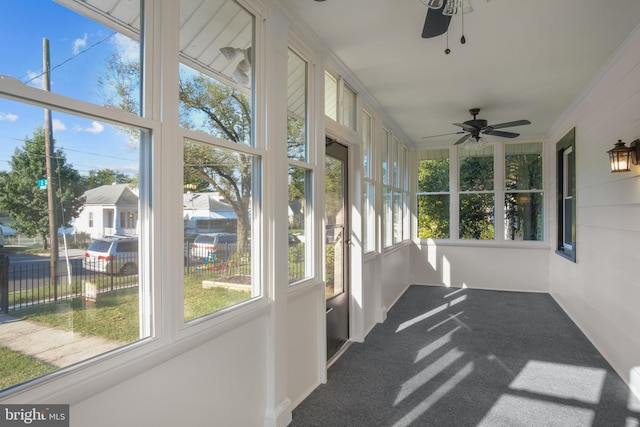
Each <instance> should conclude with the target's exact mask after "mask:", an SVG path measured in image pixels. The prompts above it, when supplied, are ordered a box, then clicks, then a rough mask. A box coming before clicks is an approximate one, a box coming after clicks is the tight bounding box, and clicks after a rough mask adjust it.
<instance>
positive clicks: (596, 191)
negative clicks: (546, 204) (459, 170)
mask: <svg viewBox="0 0 640 427" xmlns="http://www.w3.org/2000/svg"><path fill="white" fill-rule="evenodd" d="M639 28H640V27H639ZM639 28H636V30H635V31H634V33H632V34H631V36H630V37H629V39H628V40H627V42H626V43H625V44H623V46H622V47H621V48H620V49H619V51H618V52H617V53H616V54H615V55H614V57H613V58H612V60H611V61H610V62H609V63H608V64H607V66H605V68H604V69H603V70H602V71H601V73H600V74H599V75H598V76H597V77H596V78H595V79H594V80H593V81H592V83H591V84H590V85H589V86H588V88H587V89H585V90H584V91H583V93H582V94H581V96H580V97H579V98H578V100H576V102H575V103H574V105H573V106H572V107H571V108H570V109H569V110H568V111H567V112H566V113H565V114H564V116H563V117H562V118H561V119H560V120H559V121H558V122H557V123H556V125H555V126H554V128H553V129H552V132H551V135H550V137H551V138H550V141H551V142H552V144H551V147H550V149H551V150H553V145H554V144H555V142H556V141H558V140H559V139H560V138H562V136H563V135H564V134H565V133H566V132H567V131H569V130H570V129H571V128H572V127H574V126H575V128H576V156H577V158H576V169H577V220H576V222H577V235H576V240H577V242H576V246H577V252H576V253H577V262H576V263H573V262H570V261H568V260H566V259H564V258H562V257H560V256H558V255H556V254H555V253H554V252H553V251H552V252H551V253H550V255H549V269H550V281H551V294H552V295H553V297H554V298H555V299H556V300H557V301H558V303H559V304H560V305H561V306H562V307H563V309H564V310H565V311H566V312H567V313H568V314H569V316H570V317H571V318H572V319H573V320H574V321H575V322H576V323H577V324H578V326H579V327H580V328H581V329H582V331H583V332H584V333H585V334H586V335H587V336H588V337H589V339H590V340H591V341H592V342H593V343H594V344H595V346H596V347H597V348H598V349H599V350H600V352H601V353H603V355H604V356H605V358H606V359H607V360H608V361H609V363H611V364H612V365H613V367H614V368H615V369H616V370H617V371H618V373H619V374H620V376H621V377H622V378H623V379H625V380H626V381H628V382H630V372H631V370H632V369H633V368H634V367H636V369H637V368H638V367H640V333H639V332H638V327H639V326H640V306H639V303H638V302H639V301H640V270H639V269H638V265H640V166H633V167H632V171H631V172H626V173H618V174H612V173H610V172H609V163H608V157H607V154H606V151H607V150H609V149H611V148H612V147H613V144H614V143H615V142H617V140H618V139H622V140H623V141H625V142H627V143H629V142H631V141H632V140H634V139H638V138H640V29H639ZM549 154H550V155H554V153H553V152H550V153H549ZM553 173H554V174H555V172H553ZM554 178H555V177H554ZM553 217H555V215H554V216H553ZM555 229H556V224H555V221H554V222H553V223H552V224H551V230H555ZM554 247H555V244H554ZM639 385H640V384H639Z"/></svg>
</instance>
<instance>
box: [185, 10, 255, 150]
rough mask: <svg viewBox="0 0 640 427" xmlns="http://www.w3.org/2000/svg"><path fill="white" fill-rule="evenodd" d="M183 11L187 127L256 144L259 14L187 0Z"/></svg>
mask: <svg viewBox="0 0 640 427" xmlns="http://www.w3.org/2000/svg"><path fill="white" fill-rule="evenodd" d="M180 15H181V20H182V21H183V24H182V26H181V28H180V54H181V61H182V63H181V64H180V85H179V91H180V121H181V125H182V127H184V128H188V129H194V130H199V131H203V132H207V133H209V134H210V135H213V136H215V137H218V138H222V139H226V140H228V141H231V142H239V143H243V144H247V145H253V141H252V136H251V133H252V126H253V112H252V92H251V89H252V68H251V67H252V64H253V63H254V61H253V53H254V52H253V49H252V43H253V31H254V30H253V27H254V19H253V16H252V15H251V14H249V13H248V12H247V11H246V10H245V9H243V8H242V7H241V6H239V5H238V4H237V3H235V2H232V1H223V0H212V1H205V2H203V1H200V0H182V1H181V2H180Z"/></svg>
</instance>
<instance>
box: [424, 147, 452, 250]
mask: <svg viewBox="0 0 640 427" xmlns="http://www.w3.org/2000/svg"><path fill="white" fill-rule="evenodd" d="M421 157H422V158H421V160H420V161H419V163H418V237H419V238H421V239H448V238H449V237H450V226H449V224H450V223H449V210H450V200H451V197H450V195H451V192H450V191H449V172H450V161H449V150H448V149H442V150H429V151H424V152H422V153H421Z"/></svg>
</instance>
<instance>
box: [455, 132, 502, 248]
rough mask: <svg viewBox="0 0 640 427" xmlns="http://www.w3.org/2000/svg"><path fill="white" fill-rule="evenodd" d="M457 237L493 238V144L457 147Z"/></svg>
mask: <svg viewBox="0 0 640 427" xmlns="http://www.w3.org/2000/svg"><path fill="white" fill-rule="evenodd" d="M458 156H459V157H458V158H459V162H460V166H459V180H460V181H459V182H460V184H459V206H460V208H459V215H460V217H459V230H460V231H459V238H460V239H474V240H493V239H494V238H495V221H494V220H495V194H494V191H493V190H494V186H493V183H494V168H493V146H492V145H489V146H484V147H479V148H476V147H469V148H467V147H462V148H459V149H458Z"/></svg>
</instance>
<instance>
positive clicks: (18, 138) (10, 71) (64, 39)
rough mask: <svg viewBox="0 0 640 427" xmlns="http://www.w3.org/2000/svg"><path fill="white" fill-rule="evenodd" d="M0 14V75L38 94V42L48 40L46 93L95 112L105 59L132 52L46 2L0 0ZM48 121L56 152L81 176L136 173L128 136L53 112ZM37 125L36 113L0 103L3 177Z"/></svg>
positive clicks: (126, 43)
mask: <svg viewBox="0 0 640 427" xmlns="http://www.w3.org/2000/svg"><path fill="white" fill-rule="evenodd" d="M0 11H2V13H1V14H0V74H4V75H9V76H11V77H14V78H17V79H18V80H20V81H22V82H24V83H25V84H28V85H31V86H34V87H39V88H41V87H42V77H41V75H42V62H43V60H42V57H43V54H42V44H43V42H42V40H43V38H47V39H48V40H49V49H50V65H51V69H52V71H51V91H52V92H56V93H60V94H63V95H66V96H70V97H73V98H77V99H81V100H83V101H87V102H91V103H95V104H99V105H102V104H105V101H106V96H105V92H108V91H107V90H105V89H104V88H100V87H99V86H98V85H97V83H96V81H97V78H98V77H99V76H100V75H101V73H103V70H104V64H105V61H106V59H107V58H108V57H109V56H110V55H111V54H112V53H114V52H119V53H120V54H121V55H124V56H128V57H130V56H132V55H133V56H136V55H137V52H138V50H137V44H136V43H135V42H132V41H131V40H129V39H127V38H126V37H124V36H122V35H121V34H114V31H113V30H112V29H110V28H107V27H105V26H102V25H100V24H99V23H97V22H94V21H91V20H89V19H87V18H85V17H83V16H81V15H79V14H77V13H75V12H73V11H71V10H68V9H66V8H64V7H62V6H60V5H58V4H57V3H55V2H53V1H51V0H0ZM136 57H137V56H136ZM52 116H53V129H54V140H55V147H56V149H62V150H63V151H64V152H65V155H66V157H67V161H68V163H70V164H72V165H73V167H74V168H75V169H77V170H78V171H79V172H80V173H81V174H87V173H88V172H89V170H98V169H114V170H117V171H120V172H123V173H126V174H135V173H137V169H138V150H137V147H135V146H134V145H132V144H131V143H130V141H129V135H128V134H127V133H125V132H123V131H122V130H120V129H118V128H115V127H113V126H110V125H108V124H106V123H100V122H98V121H93V120H87V119H85V118H82V117H77V116H70V115H66V114H61V113H59V112H56V111H54V112H53V113H52ZM43 118H44V112H43V110H42V108H36V107H33V106H31V105H26V104H20V103H17V102H13V101H9V100H6V99H3V98H0V170H5V171H6V170H8V169H9V167H10V165H9V161H10V159H11V156H12V155H13V153H14V150H15V149H16V147H22V145H23V141H24V139H25V137H31V136H32V135H33V132H34V130H35V129H36V127H38V126H43V121H44V119H43Z"/></svg>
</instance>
